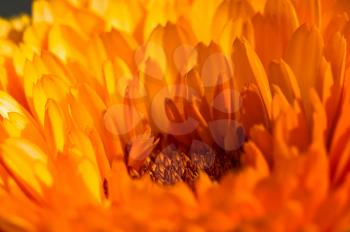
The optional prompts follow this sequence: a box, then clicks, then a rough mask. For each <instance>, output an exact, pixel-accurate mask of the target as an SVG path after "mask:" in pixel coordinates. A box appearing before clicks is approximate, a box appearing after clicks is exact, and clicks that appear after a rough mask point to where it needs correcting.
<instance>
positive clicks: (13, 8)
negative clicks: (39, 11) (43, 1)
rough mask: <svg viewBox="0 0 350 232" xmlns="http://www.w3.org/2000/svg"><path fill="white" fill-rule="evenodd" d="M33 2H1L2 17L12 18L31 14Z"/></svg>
mask: <svg viewBox="0 0 350 232" xmlns="http://www.w3.org/2000/svg"><path fill="white" fill-rule="evenodd" d="M31 2H32V1H31V0H0V17H11V16H15V15H18V14H21V13H27V14H29V13H30V12H31V4H32V3H31Z"/></svg>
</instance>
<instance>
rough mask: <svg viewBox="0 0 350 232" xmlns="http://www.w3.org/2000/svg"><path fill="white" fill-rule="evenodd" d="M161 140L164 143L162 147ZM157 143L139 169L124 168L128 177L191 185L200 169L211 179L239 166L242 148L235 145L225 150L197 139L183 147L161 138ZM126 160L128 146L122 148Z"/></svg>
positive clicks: (168, 183) (217, 178) (216, 178)
mask: <svg viewBox="0 0 350 232" xmlns="http://www.w3.org/2000/svg"><path fill="white" fill-rule="evenodd" d="M162 140H163V141H162ZM165 140H166V142H167V143H168V144H167V145H165V146H164V141H165ZM159 144H163V145H159V146H157V147H156V148H155V149H154V150H153V152H152V153H151V154H150V155H149V156H148V157H147V159H146V160H145V162H144V164H143V165H142V166H141V168H140V169H138V170H136V169H134V168H132V167H130V166H129V167H128V171H129V174H130V176H131V177H132V178H140V177H142V176H144V175H149V176H150V177H151V179H152V180H153V181H154V182H156V183H159V184H163V185H172V184H176V183H177V182H179V181H184V182H186V183H187V184H190V185H191V184H193V183H194V182H195V181H196V179H197V177H198V175H199V172H201V171H202V172H205V173H207V174H208V176H209V177H210V178H211V179H212V180H220V178H221V177H222V176H223V175H224V174H226V173H227V172H230V171H236V170H238V169H239V167H240V156H241V154H242V151H243V150H242V148H239V149H238V150H235V151H230V152H227V151H225V150H223V149H222V148H220V147H219V146H215V145H213V146H208V145H206V144H204V143H202V142H200V141H195V142H194V143H192V145H191V146H190V147H186V146H183V145H181V144H179V143H178V142H176V141H172V142H171V143H169V141H168V139H166V138H164V137H163V138H161V139H160V142H159ZM165 144H166V143H165ZM127 159H128V148H126V163H127Z"/></svg>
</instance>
